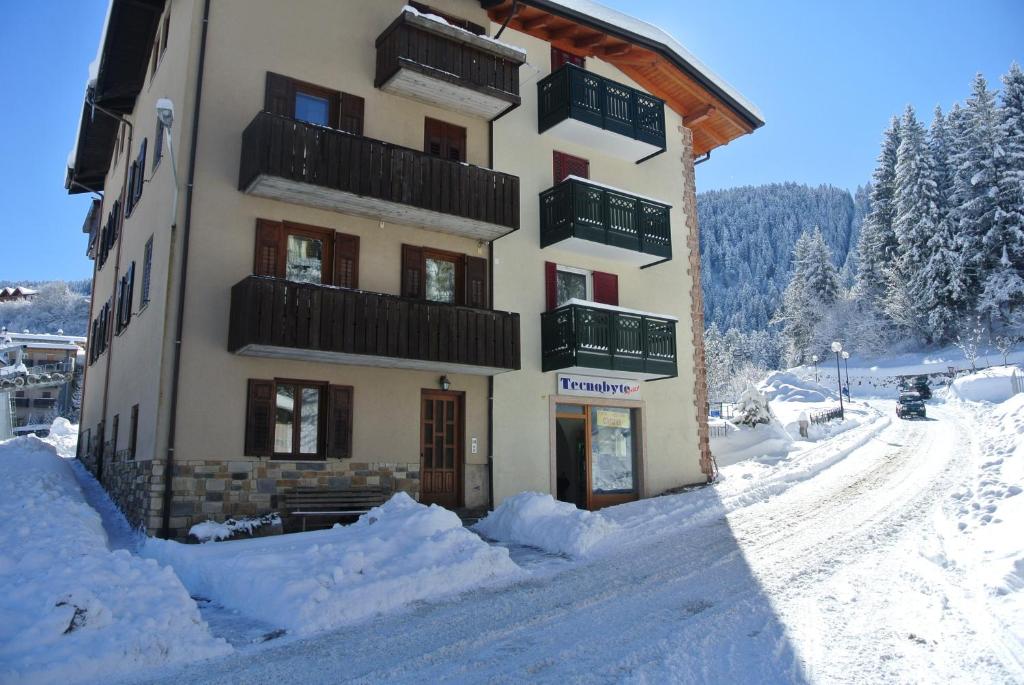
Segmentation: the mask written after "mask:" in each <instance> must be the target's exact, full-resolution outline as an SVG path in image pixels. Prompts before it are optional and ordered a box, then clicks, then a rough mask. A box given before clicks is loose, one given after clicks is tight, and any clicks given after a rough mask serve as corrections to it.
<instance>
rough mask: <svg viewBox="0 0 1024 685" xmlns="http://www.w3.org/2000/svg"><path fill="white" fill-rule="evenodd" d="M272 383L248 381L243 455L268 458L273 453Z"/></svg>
mask: <svg viewBox="0 0 1024 685" xmlns="http://www.w3.org/2000/svg"><path fill="white" fill-rule="evenodd" d="M274 410H275V402H274V381H263V380H256V379H249V401H248V405H247V407H246V414H245V454H246V455H247V456H250V457H269V456H271V455H273V453H274Z"/></svg>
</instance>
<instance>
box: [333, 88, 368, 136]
mask: <svg viewBox="0 0 1024 685" xmlns="http://www.w3.org/2000/svg"><path fill="white" fill-rule="evenodd" d="M365 105H366V102H365V100H363V98H361V97H359V96H358V95H352V94H351V93H342V94H341V120H340V121H339V122H338V128H340V129H341V130H342V131H348V132H349V133H354V134H356V135H357V136H361V135H363V113H364V109H365Z"/></svg>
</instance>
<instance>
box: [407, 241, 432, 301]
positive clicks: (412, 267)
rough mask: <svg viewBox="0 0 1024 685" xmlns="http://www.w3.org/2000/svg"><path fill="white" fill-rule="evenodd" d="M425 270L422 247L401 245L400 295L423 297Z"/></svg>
mask: <svg viewBox="0 0 1024 685" xmlns="http://www.w3.org/2000/svg"><path fill="white" fill-rule="evenodd" d="M425 272H426V268H425V265H424V263H423V248H421V247H416V246H414V245H402V297H415V298H418V299H422V298H423V297H424V295H425V292H424V290H425V283H424V280H425V278H426V273H425Z"/></svg>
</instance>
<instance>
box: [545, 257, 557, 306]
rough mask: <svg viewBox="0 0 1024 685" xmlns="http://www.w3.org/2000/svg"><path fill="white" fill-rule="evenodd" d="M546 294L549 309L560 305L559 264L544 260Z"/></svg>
mask: <svg viewBox="0 0 1024 685" xmlns="http://www.w3.org/2000/svg"><path fill="white" fill-rule="evenodd" d="M544 294H545V296H546V299H547V305H548V311H551V310H552V309H555V308H556V307H558V265H557V264H555V263H554V262H544Z"/></svg>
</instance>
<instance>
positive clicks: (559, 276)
mask: <svg viewBox="0 0 1024 685" xmlns="http://www.w3.org/2000/svg"><path fill="white" fill-rule="evenodd" d="M544 287H545V291H546V296H547V297H546V299H547V307H548V309H549V310H551V309H557V308H558V307H561V306H562V305H564V304H565V303H566V302H568V301H569V300H571V299H573V298H575V299H584V300H589V301H591V302H598V303H601V304H610V305H616V306H617V305H618V304H619V277H618V276H617V275H615V274H610V273H605V272H603V271H587V270H586V269H577V268H574V267H570V266H563V265H561V264H555V263H554V262H544ZM584 293H585V294H586V296H585V297H582V298H581V297H580V295H581V294H584Z"/></svg>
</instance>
